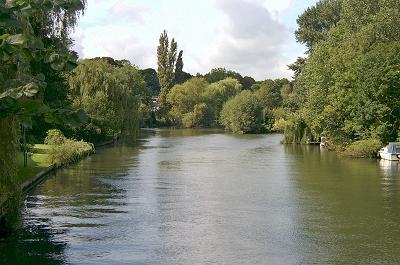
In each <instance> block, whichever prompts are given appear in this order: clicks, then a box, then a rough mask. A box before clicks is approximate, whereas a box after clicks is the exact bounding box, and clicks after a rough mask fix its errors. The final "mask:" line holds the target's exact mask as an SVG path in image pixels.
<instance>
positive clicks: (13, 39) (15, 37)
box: [7, 34, 26, 45]
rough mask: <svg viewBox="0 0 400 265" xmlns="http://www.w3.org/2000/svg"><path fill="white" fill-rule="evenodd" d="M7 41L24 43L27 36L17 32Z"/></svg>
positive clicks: (16, 43)
mask: <svg viewBox="0 0 400 265" xmlns="http://www.w3.org/2000/svg"><path fill="white" fill-rule="evenodd" d="M7 42H8V43H9V44H11V45H24V44H25V43H26V37H25V36H24V35H23V34H15V35H11V36H9V37H8V39H7Z"/></svg>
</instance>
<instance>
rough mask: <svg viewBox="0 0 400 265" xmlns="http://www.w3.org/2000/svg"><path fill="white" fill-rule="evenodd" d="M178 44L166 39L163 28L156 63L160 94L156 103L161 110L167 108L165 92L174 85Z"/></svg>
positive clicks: (173, 40)
mask: <svg viewBox="0 0 400 265" xmlns="http://www.w3.org/2000/svg"><path fill="white" fill-rule="evenodd" d="M177 48H178V44H177V43H176V41H175V39H172V40H171V43H170V42H169V39H168V34H167V31H166V30H164V31H163V33H161V36H160V39H159V46H158V48H157V65H158V71H157V74H158V80H159V82H160V87H161V91H160V95H159V99H158V104H159V105H160V108H161V109H162V110H163V111H167V110H168V106H166V100H167V94H168V92H169V90H170V89H171V88H172V87H173V86H174V81H175V72H174V71H175V63H176V56H177ZM182 68H183V62H182Z"/></svg>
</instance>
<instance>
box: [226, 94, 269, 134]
mask: <svg viewBox="0 0 400 265" xmlns="http://www.w3.org/2000/svg"><path fill="white" fill-rule="evenodd" d="M221 124H222V125H223V126H224V127H225V128H226V129H228V130H231V131H233V132H234V133H240V134H244V133H259V132H261V131H262V126H263V107H262V106H261V103H260V102H259V100H258V99H257V96H256V95H255V94H254V93H253V92H251V91H247V90H246V91H242V92H241V93H239V94H238V95H236V96H235V97H234V98H232V99H230V100H229V101H227V102H226V103H225V105H224V107H223V109H222V111H221Z"/></svg>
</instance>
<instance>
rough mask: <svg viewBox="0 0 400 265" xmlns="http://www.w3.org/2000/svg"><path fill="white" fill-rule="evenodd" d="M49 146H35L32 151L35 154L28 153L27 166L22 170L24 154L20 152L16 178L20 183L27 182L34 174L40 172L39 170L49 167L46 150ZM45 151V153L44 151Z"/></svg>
mask: <svg viewBox="0 0 400 265" xmlns="http://www.w3.org/2000/svg"><path fill="white" fill-rule="evenodd" d="M49 148H50V146H46V145H42V144H40V145H35V146H34V149H35V152H37V153H30V154H29V155H28V166H27V167H26V168H24V154H23V153H22V152H19V153H18V156H17V165H18V178H19V180H20V181H21V183H23V182H25V181H26V180H28V179H29V178H30V177H31V176H33V175H34V174H36V173H38V172H40V171H41V170H43V169H45V168H47V167H49V166H50V165H51V163H50V159H49V155H48V154H47V150H48V149H49ZM44 150H46V151H44Z"/></svg>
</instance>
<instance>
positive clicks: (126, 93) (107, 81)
mask: <svg viewBox="0 0 400 265" xmlns="http://www.w3.org/2000/svg"><path fill="white" fill-rule="evenodd" d="M69 84H70V88H71V94H72V99H73V104H74V107H75V108H77V109H80V108H81V109H83V110H84V111H85V112H86V113H87V114H88V115H89V118H90V123H89V124H85V125H83V126H82V127H81V128H80V130H81V131H82V130H83V131H85V130H87V129H89V130H92V132H91V133H89V135H93V134H100V135H109V136H113V135H115V134H117V133H120V132H122V133H124V134H127V135H131V136H135V135H136V131H137V129H138V126H139V122H140V121H139V118H140V113H139V111H140V106H141V104H142V102H147V101H148V96H149V92H148V90H147V86H146V83H145V82H144V80H143V78H142V76H141V75H140V72H139V71H138V70H137V69H136V68H134V67H133V66H131V65H130V64H124V65H123V66H120V67H118V66H117V67H116V66H113V65H111V64H109V63H108V62H107V61H106V60H104V59H98V60H83V61H82V62H80V64H79V66H78V67H77V68H76V69H75V70H74V71H73V72H72V74H71V75H70V78H69ZM78 134H79V133H78ZM80 135H82V133H80ZM100 138H101V137H100Z"/></svg>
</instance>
